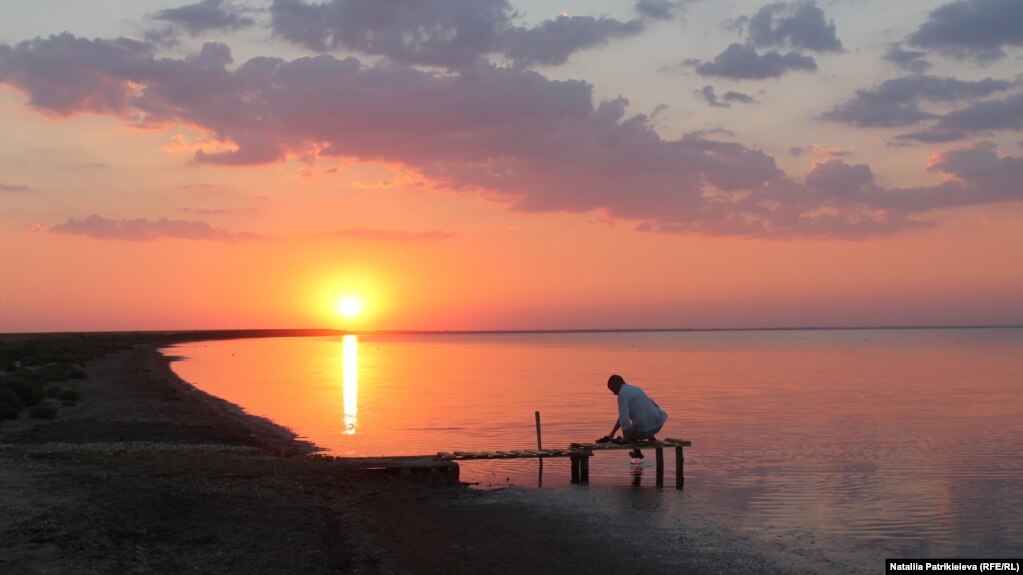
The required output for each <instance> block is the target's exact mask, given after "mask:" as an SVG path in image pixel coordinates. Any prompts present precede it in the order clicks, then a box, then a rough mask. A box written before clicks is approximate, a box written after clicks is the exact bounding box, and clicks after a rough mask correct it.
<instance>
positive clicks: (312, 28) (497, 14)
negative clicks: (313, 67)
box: [270, 0, 656, 68]
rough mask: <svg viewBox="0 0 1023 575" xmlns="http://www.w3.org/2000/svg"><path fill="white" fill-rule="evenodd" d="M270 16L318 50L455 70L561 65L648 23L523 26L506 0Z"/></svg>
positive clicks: (340, 2) (348, 0)
mask: <svg viewBox="0 0 1023 575" xmlns="http://www.w3.org/2000/svg"><path fill="white" fill-rule="evenodd" d="M654 4H656V3H654ZM651 6H653V4H651ZM270 14H271V17H272V24H273V30H274V33H275V34H277V35H278V36H280V37H282V38H284V39H286V40H289V41H291V42H294V43H296V44H299V45H301V46H304V47H306V48H309V49H311V50H315V51H318V52H329V51H331V50H335V49H346V50H352V51H356V52H361V53H363V54H370V55H380V56H386V57H388V58H390V59H392V60H395V61H398V62H404V63H409V64H417V65H432V66H445V67H452V68H454V67H461V66H468V65H471V64H473V63H474V62H476V61H477V60H478V59H480V58H483V57H486V56H489V55H500V56H504V57H506V58H508V59H509V60H510V61H512V62H513V63H514V64H515V65H517V66H520V67H521V66H531V65H556V64H561V63H564V62H565V61H566V60H567V59H568V58H569V56H571V55H572V54H573V53H575V52H578V51H579V50H584V49H586V48H592V47H595V46H600V45H602V44H605V43H606V42H608V41H610V40H612V39H615V38H622V37H626V36H631V35H634V34H637V33H639V32H640V31H642V30H643V26H644V25H643V22H642V21H641V20H632V21H629V22H621V21H619V20H615V19H613V18H603V17H602V18H593V17H589V16H572V17H570V16H560V17H558V18H555V19H553V20H547V21H544V22H541V23H540V24H538V25H537V26H535V27H531V28H525V27H519V26H515V25H514V24H513V20H514V18H515V17H516V16H517V14H516V13H515V11H514V10H513V9H512V6H511V4H509V3H508V2H507V1H506V0H391V1H388V2H379V1H377V0H331V1H329V2H326V3H323V4H309V3H306V2H305V1H304V0H274V3H273V5H272V6H271V7H270Z"/></svg>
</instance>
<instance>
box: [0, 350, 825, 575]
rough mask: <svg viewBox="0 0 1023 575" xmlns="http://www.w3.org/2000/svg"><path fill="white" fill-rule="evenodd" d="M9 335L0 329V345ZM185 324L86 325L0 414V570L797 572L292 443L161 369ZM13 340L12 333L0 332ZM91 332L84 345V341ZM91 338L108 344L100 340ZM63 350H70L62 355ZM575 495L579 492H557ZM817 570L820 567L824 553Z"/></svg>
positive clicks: (545, 500) (705, 536)
mask: <svg viewBox="0 0 1023 575" xmlns="http://www.w3.org/2000/svg"><path fill="white" fill-rule="evenodd" d="M19 337H20V338H22V340H23V338H25V337H37V338H44V339H45V338H46V337H50V338H53V337H59V336H17V337H16V336H2V337H0V341H3V342H4V343H5V344H9V343H10V342H11V341H14V340H18V339H19ZM195 337H196V335H195V334H187V335H174V334H163V335H153V334H147V335H138V336H129V335H121V336H100V335H94V336H76V337H75V338H70V339H68V338H64V339H62V340H61V341H65V340H66V342H70V343H66V344H65V345H70V346H71V347H74V346H75V345H79V346H85V345H89V342H90V341H93V342H94V341H95V340H96V338H102V339H103V341H104V342H105V345H106V346H107V348H109V350H108V349H103V350H100V351H99V352H96V353H95V355H97V356H98V357H95V358H93V359H89V360H88V361H84V362H82V363H81V364H80V368H81V370H82V371H84V377H81V378H79V379H70V380H67V381H63V382H60V385H61V386H62V387H64V388H66V389H73V390H74V391H76V392H77V393H78V394H79V395H80V398H81V399H80V401H79V402H78V403H77V405H75V406H73V407H65V406H60V407H58V413H57V415H56V417H54V418H52V419H34V418H30V417H29V416H28V415H27V414H26V413H22V414H21V416H20V417H19V418H17V419H14V420H6V421H3V422H2V423H0V509H3V510H4V512H3V513H2V514H0V572H4V573H186V572H187V573H191V572H194V573H524V572H525V573H611V572H618V573H621V572H626V573H805V572H814V571H817V570H819V569H821V568H822V567H825V566H826V565H821V564H819V563H811V562H808V561H807V560H805V559H802V560H797V559H795V558H793V557H786V556H785V554H784V550H782V553H778V552H777V551H778V550H773V551H772V550H770V549H766V548H763V547H762V546H759V545H758V544H756V543H755V542H752V541H750V540H748V539H746V538H744V537H743V536H741V535H738V534H734V533H730V532H728V531H727V530H724V529H721V528H718V527H716V526H713V525H708V524H704V523H700V522H698V521H694V523H693V524H678V525H673V526H671V528H670V529H664V528H658V529H655V530H651V531H645V530H643V529H636V527H637V526H636V525H632V524H630V523H629V517H628V516H627V515H617V514H615V513H604V514H601V513H592V512H587V511H586V510H585V509H579V508H576V507H575V505H574V504H573V503H572V502H575V503H576V504H578V503H581V504H582V505H581V506H582V507H586V506H587V505H592V503H593V502H592V501H591V502H590V503H588V504H587V503H586V498H588V497H589V498H592V494H588V493H583V494H571V495H572V496H571V497H568V498H566V497H562V496H561V495H559V494H558V493H556V492H547V490H543V491H536V490H528V489H509V490H503V491H498V492H481V491H475V490H471V489H469V488H467V487H466V486H465V485H460V484H455V485H442V484H437V483H436V482H428V481H423V480H416V479H407V478H401V477H392V476H388V475H383V474H380V473H373V472H370V471H366V470H361V469H358V468H357V466H354V465H353V464H351V463H350V462H347V461H345V460H342V459H337V460H335V459H332V458H323V457H316V456H309V453H311V451H312V450H313V447H312V446H310V445H308V444H304V443H302V442H300V441H297V440H296V439H295V438H294V437H293V436H292V435H291V434H290V433H289V432H288V430H286V429H282V428H280V427H277V426H275V425H274V424H273V423H272V422H268V421H266V420H262V419H259V418H253V417H249V416H247V415H245V414H244V413H242V412H241V410H239V409H238V408H237V407H235V406H233V405H231V404H229V403H227V402H224V401H221V400H219V399H217V398H214V397H211V396H209V395H207V394H205V393H203V392H201V391H199V390H197V389H195V388H194V387H192V386H190V385H189V384H187V383H185V382H183V381H181V380H180V379H178V378H177V377H176V376H175V375H174V373H173V372H172V371H171V370H170V369H169V360H168V359H167V358H165V357H163V356H162V355H160V354H159V353H157V352H156V349H158V348H159V347H160V346H162V345H166V344H167V343H171V342H174V341H181V340H182V339H187V338H195ZM12 338H13V339H12ZM90 338H92V340H90ZM106 351H109V352H108V353H104V352H106ZM69 355H73V354H69ZM571 489H572V490H576V489H578V490H585V489H586V488H585V487H578V488H571ZM832 567H834V566H833V565H832Z"/></svg>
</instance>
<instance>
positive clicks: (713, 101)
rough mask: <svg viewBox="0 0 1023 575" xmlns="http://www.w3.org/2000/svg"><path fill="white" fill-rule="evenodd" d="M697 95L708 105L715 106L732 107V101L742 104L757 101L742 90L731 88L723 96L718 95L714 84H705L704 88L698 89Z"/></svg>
mask: <svg viewBox="0 0 1023 575" xmlns="http://www.w3.org/2000/svg"><path fill="white" fill-rule="evenodd" d="M696 95H697V97H699V98H700V99H701V100H703V101H704V102H706V103H707V105H709V106H711V107H714V108H731V107H732V104H731V103H732V102H738V103H740V104H753V103H755V102H756V100H754V99H753V98H752V97H750V96H748V95H746V94H743V93H742V92H735V91H732V90H729V91H727V92H725V93H724V95H723V96H721V97H718V95H717V92H716V91H715V90H714V86H710V85H707V86H704V87H703V88H701V89H699V90H697V91H696Z"/></svg>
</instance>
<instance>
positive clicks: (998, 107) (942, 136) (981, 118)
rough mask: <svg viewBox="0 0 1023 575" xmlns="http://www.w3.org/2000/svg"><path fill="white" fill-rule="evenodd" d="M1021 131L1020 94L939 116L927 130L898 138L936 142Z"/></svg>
mask: <svg viewBox="0 0 1023 575" xmlns="http://www.w3.org/2000/svg"><path fill="white" fill-rule="evenodd" d="M1000 130H1023V93H1017V94H1013V95H1012V96H1009V97H1007V98H1002V99H993V100H985V101H982V102H976V103H974V104H971V105H969V106H967V107H965V108H960V109H958V110H954V111H952V112H949V113H947V114H945V115H944V116H941V117H940V118H939V119H938V121H937V122H936V123H935V124H934V125H933V126H931V127H930V128H928V129H926V130H922V131H918V132H912V133H909V134H902V135H900V136H898V138H899V139H900V140H903V141H916V142H925V143H940V142H951V141H955V140H962V139H965V138H967V137H969V136H971V135H975V134H978V133H981V134H985V133H989V132H997V131H1000Z"/></svg>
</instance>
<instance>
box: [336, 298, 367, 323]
mask: <svg viewBox="0 0 1023 575" xmlns="http://www.w3.org/2000/svg"><path fill="white" fill-rule="evenodd" d="M337 311H338V313H340V314H341V315H343V316H344V317H347V318H354V317H356V316H358V315H359V314H360V313H362V300H360V299H359V298H355V297H346V298H343V299H341V301H339V302H338V304H337Z"/></svg>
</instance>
